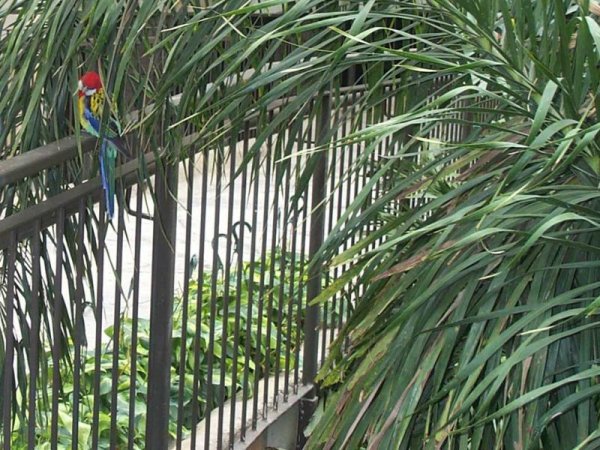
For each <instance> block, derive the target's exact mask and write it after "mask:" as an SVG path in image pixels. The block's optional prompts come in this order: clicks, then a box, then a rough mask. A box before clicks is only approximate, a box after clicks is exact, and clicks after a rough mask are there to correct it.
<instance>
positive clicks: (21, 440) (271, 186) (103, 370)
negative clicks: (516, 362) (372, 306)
mask: <svg viewBox="0 0 600 450" xmlns="http://www.w3.org/2000/svg"><path fill="white" fill-rule="evenodd" d="M359 95H360V89H347V90H346V91H345V92H341V93H339V94H337V95H336V96H335V97H334V98H330V94H328V93H324V95H323V96H322V97H321V98H320V99H318V100H313V101H312V103H311V107H310V109H308V110H307V111H305V114H301V115H299V116H298V119H297V121H296V122H295V123H293V124H286V127H285V128H282V129H280V130H277V132H276V133H274V134H273V135H272V137H271V138H270V139H269V140H268V142H267V144H266V146H265V147H264V148H262V149H261V151H260V152H258V153H257V154H255V155H254V156H249V149H250V147H251V145H252V142H253V139H254V136H255V135H256V132H257V130H255V129H254V125H253V122H252V120H251V119H250V120H248V122H247V123H246V125H245V127H244V129H243V130H241V131H236V132H235V133H232V136H230V137H229V139H228V140H224V141H223V143H222V145H221V146H220V148H219V146H218V145H217V146H215V147H214V148H202V149H194V148H192V149H191V150H190V151H189V157H188V158H186V159H185V160H184V161H182V162H180V163H178V164H176V163H172V164H171V163H167V162H166V161H163V160H156V159H155V155H151V154H150V155H145V156H144V158H145V161H144V164H140V162H139V161H137V160H135V161H128V162H125V163H124V164H122V165H121V166H120V168H119V171H118V180H119V185H120V189H119V205H120V207H119V208H118V211H117V212H116V214H115V217H114V218H113V220H112V221H111V222H109V221H107V219H106V217H105V214H104V205H103V204H102V203H101V201H100V198H101V184H100V182H99V179H97V178H93V179H90V180H87V181H84V182H82V183H80V184H76V185H74V186H72V187H71V188H69V189H67V190H65V191H63V192H60V193H57V194H56V195H52V196H48V198H47V199H46V200H45V201H43V202H41V203H38V204H35V205H31V206H28V207H27V208H24V209H22V210H20V211H19V212H16V213H14V214H6V215H5V217H3V218H1V219H0V262H1V264H2V266H1V272H0V277H1V278H0V279H1V280H2V289H1V290H0V300H1V305H2V307H1V312H2V321H3V323H2V329H3V333H2V335H3V336H2V344H3V345H2V348H1V351H2V353H1V354H0V356H1V357H2V359H1V361H2V364H1V369H2V375H1V377H2V378H1V380H2V399H1V404H0V407H1V409H2V426H1V429H2V436H1V438H0V439H1V440H2V442H3V445H4V448H46V447H48V448H68V447H71V448H88V447H89V448H129V449H133V448H160V449H164V448H167V447H168V446H175V447H176V448H182V446H183V447H185V448H222V447H232V446H233V444H234V442H236V441H244V440H246V439H247V435H248V433H251V432H252V431H253V430H256V429H257V427H260V425H261V423H263V422H265V420H268V418H269V415H270V414H272V412H273V411H277V410H279V409H282V408H286V404H288V403H289V402H291V401H296V400H297V398H298V397H305V396H306V395H308V394H310V393H311V392H312V385H311V383H312V380H313V378H314V376H315V374H316V371H317V369H318V367H319V365H320V364H321V362H322V360H323V358H324V356H325V354H326V351H327V344H328V343H329V342H331V341H332V340H333V338H334V336H335V334H336V330H337V329H338V328H339V327H340V326H341V325H342V324H343V322H344V318H345V317H346V315H347V314H348V311H349V310H350V309H351V302H350V298H351V296H350V294H349V295H348V296H347V297H345V298H335V299H333V301H332V302H331V303H329V304H325V305H323V306H317V305H313V306H310V305H308V302H309V299H311V298H314V297H316V295H318V293H319V292H320V289H321V287H322V285H323V283H325V282H328V281H329V279H330V277H332V276H333V277H335V276H336V273H337V271H338V270H344V268H343V267H342V268H338V269H336V270H335V271H334V272H331V273H330V274H329V273H327V274H323V273H322V270H321V268H320V267H318V266H317V265H315V266H310V267H309V265H308V260H309V259H310V256H311V254H314V253H315V252H316V251H317V250H318V248H319V246H320V245H321V243H322V240H323V237H324V235H325V233H327V232H328V231H329V230H331V229H332V224H333V223H334V222H335V221H336V220H337V219H338V218H339V217H340V215H341V213H342V211H343V209H344V207H345V205H346V204H348V202H350V201H351V199H352V198H353V197H354V196H355V195H356V193H357V192H358V190H359V189H360V188H361V186H362V185H363V183H364V180H365V179H366V177H367V174H364V173H363V174H355V175H356V176H355V175H352V174H353V171H352V170H351V169H352V167H354V165H355V163H356V161H358V159H359V157H360V145H359V144H356V145H347V146H346V147H344V148H341V147H340V148H338V147H336V146H334V145H331V146H330V149H329V150H327V151H322V150H321V151H316V152H315V151H313V150H315V149H316V148H318V147H320V146H321V147H323V146H325V148H327V145H328V143H332V142H335V140H336V139H337V138H338V137H341V135H342V134H344V133H347V132H349V131H350V130H351V129H352V128H353V127H354V126H355V125H356V123H358V122H359V120H358V119H359V116H360V115H361V114H366V112H361V111H360V110H359V109H357V108H353V107H352V105H353V100H356V98H357V96H359ZM332 103H333V108H332ZM283 105H284V103H282V102H279V103H277V104H274V105H273V106H272V107H271V108H269V109H268V110H267V111H264V114H269V115H274V114H277V111H278V108H281V107H282V106H283ZM332 111H333V112H332ZM333 121H338V123H342V125H340V126H337V125H336V127H335V129H334V131H335V132H332V131H331V130H332V127H331V124H332V122H333ZM95 145H96V143H95V140H93V139H84V140H83V141H82V142H81V146H82V148H83V150H84V152H85V153H89V152H93V151H94V149H95ZM77 146H78V143H77V141H76V140H75V139H74V138H70V139H66V140H63V141H61V142H58V143H55V144H51V145H48V146H47V147H45V148H41V149H37V150H33V151H31V152H28V153H26V154H24V155H22V156H18V157H16V158H13V159H12V160H8V161H2V162H0V189H2V191H3V195H4V196H5V197H6V196H10V195H13V194H14V190H18V189H22V188H23V186H26V185H27V183H28V180H29V179H30V178H31V177H42V178H43V177H48V176H59V175H60V174H61V173H62V172H61V171H62V170H64V167H65V165H66V164H78V157H77ZM249 158H250V160H249V162H248V161H245V164H244V165H243V166H242V165H241V162H242V161H243V160H248V159H249ZM307 164H312V165H313V166H314V172H313V176H312V178H311V179H301V178H300V173H301V172H302V170H303V169H304V168H305V167H306V165H307ZM140 167H144V168H145V173H144V174H141V173H140ZM11 190H13V192H12V193H11ZM148 217H152V218H153V219H152V220H147V218H148ZM150 260H151V261H152V264H151V265H150V263H149V261H150ZM65 336H67V337H68V338H64V337H65ZM26 350H28V351H26Z"/></svg>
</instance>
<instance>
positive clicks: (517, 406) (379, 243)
mask: <svg viewBox="0 0 600 450" xmlns="http://www.w3.org/2000/svg"><path fill="white" fill-rule="evenodd" d="M595 11H597V4H596V3H595V2H588V1H582V2H575V1H568V0H566V1H562V0H556V1H552V2H532V1H531V0H494V1H489V0H486V1H483V0H470V1H468V0H456V1H449V0H421V1H385V2H375V1H373V0H371V1H367V2H357V1H348V0H345V1H342V0H340V1H339V2H333V1H323V0H306V1H297V2H286V1H283V0H273V1H270V2H262V3H256V4H255V3H252V2H247V1H241V0H233V1H221V2H214V3H211V4H210V6H207V4H206V3H205V2H201V1H183V2H182V1H166V2H165V1H161V0H148V1H144V2H139V1H137V0H121V1H118V2H115V1H113V0H102V1H95V0H94V1H92V0H89V1H88V0H86V1H76V0H68V1H57V0H45V1H37V2H34V1H16V0H15V1H11V2H5V3H4V4H3V5H2V6H0V24H2V27H1V33H0V60H2V65H1V66H0V92H3V96H2V98H1V99H0V118H1V125H2V126H1V129H0V133H1V134H0V140H1V142H2V145H1V147H0V159H6V158H8V157H12V156H14V155H17V154H21V153H25V152H27V151H29V150H31V149H34V148H36V147H39V146H41V145H43V144H46V143H49V142H53V141H56V140H57V139H59V138H62V137H64V136H69V135H72V134H75V136H77V137H79V135H80V133H79V127H78V124H77V120H76V118H75V113H74V111H73V108H72V104H73V92H74V91H75V87H76V82H77V79H78V76H79V75H80V73H81V71H82V70H83V69H84V68H96V69H99V70H100V72H101V73H102V75H103V78H104V80H105V84H106V85H107V88H108V91H109V92H110V93H111V95H112V100H113V103H114V104H115V112H116V113H117V115H118V116H119V117H120V118H121V119H122V121H123V122H124V123H125V128H126V130H127V131H128V132H129V133H130V136H132V138H131V139H132V141H133V142H134V143H135V147H136V149H137V151H139V152H146V153H149V152H155V154H158V149H160V150H161V153H160V155H161V157H165V158H170V159H172V160H177V159H178V158H179V156H181V155H184V154H187V148H189V147H194V148H196V149H200V150H203V149H208V148H211V146H214V145H215V143H218V142H221V141H222V140H224V139H225V137H226V136H228V134H229V133H236V132H237V130H239V129H240V127H241V124H242V123H243V120H244V119H245V118H247V117H248V116H249V115H254V116H256V124H257V125H256V129H257V130H259V131H258V132H257V138H256V141H255V143H254V145H253V147H252V148H251V149H250V152H249V154H250V155H254V154H258V152H259V150H260V148H261V146H262V145H263V144H264V143H265V142H266V141H267V140H268V139H269V137H274V138H275V139H279V135H278V133H277V131H278V130H279V129H281V128H282V127H283V128H285V127H286V126H288V125H289V124H290V123H293V122H294V120H297V117H298V116H299V115H301V114H304V113H305V112H307V111H308V110H309V109H308V106H309V105H310V103H311V102H312V101H314V100H315V99H316V100H317V101H319V99H320V98H321V95H322V93H323V92H324V91H326V90H328V91H330V92H337V91H338V90H339V88H340V87H341V86H342V85H343V84H344V83H347V80H348V75H349V73H355V74H357V81H358V82H360V83H363V84H366V85H367V92H366V93H365V95H362V96H360V99H358V100H357V103H356V109H357V110H358V111H360V112H361V113H364V114H368V115H369V121H368V123H367V124H364V123H363V122H359V121H355V122H354V123H352V124H351V127H347V121H344V120H340V121H335V122H333V124H332V127H331V130H330V132H329V134H328V135H327V136H326V138H327V139H326V141H329V142H330V144H331V146H334V147H335V148H336V150H337V151H338V154H340V153H343V152H346V151H347V149H348V148H355V146H360V148H361V155H360V157H359V158H357V159H356V160H355V161H354V166H353V168H354V171H353V172H352V174H350V175H352V176H354V175H359V174H360V176H363V175H365V174H368V176H369V183H368V184H366V185H365V186H364V188H363V190H362V192H359V193H358V195H357V196H356V198H355V200H354V202H353V203H352V204H350V205H349V207H348V208H347V210H346V211H344V213H343V214H342V216H341V219H340V221H339V222H338V224H337V225H336V226H335V227H333V229H332V231H331V232H330V233H329V234H328V237H327V239H326V242H325V244H324V246H323V247H322V249H321V251H320V253H319V255H318V257H317V258H316V259H315V260H314V261H313V264H316V265H319V266H320V265H326V266H327V267H338V268H340V267H342V268H344V269H345V272H342V271H338V272H333V271H332V273H337V274H338V279H337V280H336V282H335V283H333V284H332V285H331V287H330V288H329V289H327V290H325V291H324V293H323V295H322V297H321V298H320V300H323V301H325V300H326V298H328V296H332V295H338V296H339V295H344V296H346V297H347V298H350V299H351V301H352V302H354V303H355V305H354V308H355V310H354V312H353V314H352V316H351V317H350V319H349V320H348V321H347V323H346V324H345V327H344V329H343V330H342V332H341V333H340V335H339V336H338V338H337V340H336V343H335V345H334V346H333V347H332V349H331V355H330V357H329V359H328V362H327V364H326V365H325V367H324V368H323V369H322V371H321V375H320V381H321V383H322V386H323V388H324V389H327V390H331V395H328V396H327V402H326V405H325V408H324V411H323V412H322V414H321V416H320V420H318V421H317V423H316V427H315V429H314V430H313V432H312V435H311V438H310V439H311V440H310V442H309V446H310V447H311V448H324V447H325V448H340V447H344V446H345V447H346V448H360V447H361V446H370V448H398V447H400V448H421V447H423V446H426V447H443V448H471V449H473V448H490V447H492V446H496V447H498V448H502V447H505V448H514V447H516V446H518V445H520V446H521V447H522V448H525V447H530V448H537V447H543V448H561V449H562V448H571V447H573V446H575V445H578V444H581V445H584V443H585V442H591V441H592V440H594V439H596V438H597V437H598V433H597V432H596V431H595V430H596V424H597V421H598V417H597V408H596V403H597V397H596V395H597V391H598V386H597V384H596V377H597V376H598V375H599V374H598V373H597V372H598V370H597V369H596V367H595V361H596V343H597V335H596V331H595V326H596V321H595V320H594V317H595V311H596V302H595V300H596V298H597V297H598V288H599V287H600V286H598V285H597V282H596V280H597V279H598V274H597V269H596V267H597V264H596V262H595V260H596V259H597V258H596V257H595V256H596V253H597V248H598V243H597V242H596V241H597V239H598V238H597V236H596V235H597V233H595V231H596V228H597V224H598V218H597V217H596V216H597V214H596V213H595V211H596V209H597V207H596V203H597V202H598V200H597V195H598V194H597V186H598V170H599V169H598V168H599V164H598V148H597V144H596V141H595V136H596V132H597V126H596V125H595V118H596V108H597V104H596V102H597V100H596V92H597V88H598V77H597V75H596V66H597V60H598V47H597V43H598V35H599V28H598V25H597V23H596V20H595V16H594V14H595ZM259 13H262V14H259ZM266 13H269V14H266ZM270 13H276V14H270ZM15 15H16V16H15ZM275 59H276V60H277V64H272V63H271V62H272V61H273V60H275ZM281 98H289V99H290V100H288V102H287V103H286V105H285V107H283V108H281V110H280V112H279V114H278V115H277V116H276V117H275V118H274V120H271V118H270V117H269V116H268V115H267V114H264V111H265V108H266V106H267V105H268V104H269V103H270V102H272V101H273V100H276V99H281ZM390 105H392V106H393V108H394V109H393V111H392V112H391V113H390ZM133 111H137V113H136V114H131V113H132V112H133ZM345 111H347V109H344V107H343V106H342V104H341V103H339V104H338V103H337V102H333V114H334V115H337V116H340V115H342V114H344V112H345ZM349 117H350V120H352V117H354V116H353V115H352V114H350V116H349ZM342 129H344V130H346V131H347V133H346V136H344V137H343V138H341V139H337V140H336V138H334V136H338V135H339V134H340V132H341V131H342ZM440 130H446V132H443V133H442V132H441V131H440ZM448 130H454V131H452V132H450V131H448ZM456 130H460V133H458V132H457V131H456ZM190 133H191V137H188V138H186V139H185V140H184V136H185V135H188V136H190ZM273 148H278V147H277V146H274V147H273ZM324 148H325V146H321V147H318V148H315V149H313V150H315V151H314V152H312V154H313V155H314V156H312V157H311V158H318V157H319V154H320V153H321V152H320V150H324ZM163 152H164V153H163ZM83 153H84V152H83V149H82V150H81V151H80V157H79V158H78V159H77V160H75V161H72V162H69V163H68V164H66V165H65V166H64V167H60V168H56V169H51V170H48V171H47V172H45V173H42V174H40V175H39V176H32V177H29V178H27V179H26V180H24V181H23V182H21V183H19V184H11V185H9V186H2V191H1V193H0V216H2V217H5V216H8V215H11V214H13V213H14V212H15V211H18V210H21V209H23V208H25V207H26V206H27V205H30V204H32V203H35V202H39V201H40V200H42V199H45V198H48V197H50V196H52V195H54V194H55V193H57V192H60V191H62V190H64V189H65V188H67V187H68V186H69V184H71V183H79V182H80V181H81V180H82V179H84V178H86V176H87V174H88V172H87V171H86V170H87V169H85V170H84V169H82V167H85V164H84V163H83V162H84V161H85V157H84V156H83ZM165 155H166V156H165ZM375 155H376V156H377V157H375ZM275 156H278V155H275ZM380 156H381V157H380ZM248 160H250V158H249V159H248ZM284 164H285V162H284ZM312 167H313V164H311V161H310V159H309V161H308V163H307V171H306V173H305V174H303V175H301V176H300V177H299V179H298V183H306V182H307V180H308V179H309V178H310V170H312ZM374 186H377V190H376V191H375V192H376V195H373V192H374V191H373V187H374ZM291 207H293V206H291ZM96 220H97V218H95V217H94V215H93V214H92V215H90V218H89V224H88V228H89V230H92V231H91V232H92V233H93V232H94V231H93V230H95V229H96V228H95V226H94V223H95V222H96ZM68 226H69V225H68V224H67V227H68ZM46 239H47V240H48V241H49V242H51V240H52V235H51V234H48V235H47V236H46ZM340 249H343V251H340ZM65 252H66V254H67V255H69V256H68V257H66V258H64V261H71V264H72V261H75V257H76V255H75V254H74V252H75V249H74V248H72V247H69V246H67V247H66V248H65ZM24 254H26V252H24ZM94 254H95V252H94V249H90V251H89V253H88V254H87V255H84V257H83V260H84V261H85V266H86V268H87V270H88V272H91V268H92V267H93V264H94V263H93V258H94V256H93V255H94ZM0 258H2V260H1V262H2V267H5V266H6V264H7V263H8V261H7V260H6V256H5V254H1V256H0ZM42 259H43V261H48V264H46V267H48V268H49V269H52V264H51V261H52V254H51V252H48V251H46V250H44V249H42ZM31 264H32V262H31V261H29V260H27V258H22V259H21V260H19V261H18V264H17V266H18V267H20V270H21V271H22V274H23V275H22V276H19V277H18V278H17V279H16V280H15V281H16V283H18V286H17V290H18V292H19V293H20V294H19V295H20V297H19V298H20V302H18V303H17V304H18V307H19V308H22V311H21V312H20V313H19V314H17V315H16V316H15V317H16V318H17V320H19V321H21V322H20V324H19V325H18V327H20V329H21V330H23V334H24V335H27V332H28V331H27V330H28V323H29V322H28V321H27V313H26V310H27V309H26V308H27V298H28V297H27V293H28V292H30V291H31V287H30V283H31V280H30V278H31V277H30V275H29V274H30V271H31ZM65 264H69V263H68V262H65ZM64 273H65V276H67V277H68V276H70V274H71V271H69V270H64ZM355 277H358V282H357V281H356V280H355V279H354V278H355ZM92 280H93V277H91V275H90V276H89V279H88V283H91V282H92ZM2 286H4V284H2ZM69 286H75V280H73V279H71V280H69ZM51 290H52V272H49V273H48V277H46V278H45V279H44V280H43V288H42V292H47V293H50V292H51ZM90 291H91V292H93V289H90ZM1 295H2V296H4V295H5V294H4V292H3V291H2V294H1ZM41 298H42V299H43V300H44V302H45V303H44V305H43V306H42V310H41V311H42V314H43V315H44V317H46V318H47V320H42V322H41V323H42V324H49V323H50V322H51V321H50V320H49V319H50V317H51V314H52V311H51V308H50V307H49V303H48V302H49V301H50V300H49V299H50V295H49V294H48V295H42V296H41ZM91 301H92V303H93V301H94V300H93V299H92V300H91ZM0 304H1V305H2V306H0V311H1V316H2V317H3V318H5V317H7V315H6V310H5V309H4V308H5V304H4V302H2V303H0ZM65 307H66V308H67V310H68V308H69V304H68V302H67V304H66V305H65ZM69 317H72V315H65V316H64V318H63V320H64V322H63V326H62V331H63V333H65V334H67V335H68V333H69V330H71V325H70V323H69ZM46 333H47V335H51V333H50V330H47V331H46ZM5 338H6V335H2V338H1V339H2V341H4V339H5ZM64 339H66V337H65V338H64ZM0 348H2V349H3V348H4V345H2V346H0ZM18 351H19V352H22V353H23V355H28V353H29V352H30V351H31V348H29V347H28V346H27V345H23V346H22V347H20V348H18ZM0 356H3V355H0ZM2 359H4V358H2ZM26 359H27V358H26V357H25V358H23V359H18V361H20V362H23V361H24V360H26ZM22 369H23V370H24V369H26V364H25V363H24V362H23V368H22ZM23 370H20V371H18V372H19V373H23Z"/></svg>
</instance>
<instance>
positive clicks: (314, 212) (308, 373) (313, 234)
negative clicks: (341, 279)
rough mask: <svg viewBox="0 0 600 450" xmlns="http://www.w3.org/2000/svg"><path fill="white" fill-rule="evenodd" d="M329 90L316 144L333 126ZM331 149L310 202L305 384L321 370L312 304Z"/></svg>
mask: <svg viewBox="0 0 600 450" xmlns="http://www.w3.org/2000/svg"><path fill="white" fill-rule="evenodd" d="M329 95H330V94H329V93H328V92H324V91H322V92H321V95H320V97H321V108H320V111H319V116H318V119H317V129H316V143H317V145H325V144H326V142H327V135H328V133H329V128H330V123H329V121H330V118H331V100H330V98H329ZM327 153H328V152H327V150H323V151H320V152H318V153H317V154H316V158H317V162H316V165H315V170H314V172H313V177H312V193H311V204H310V208H311V209H310V211H311V215H310V234H309V243H308V258H309V261H311V262H310V263H309V264H310V265H309V271H308V281H307V286H306V303H307V305H306V312H305V315H304V355H303V365H302V382H303V384H307V383H312V382H313V381H314V378H315V376H316V375H317V370H318V349H319V333H318V331H317V327H318V326H319V309H320V308H319V305H310V304H309V303H310V302H311V301H312V300H313V299H315V298H316V297H317V296H318V295H319V294H320V293H321V275H322V270H321V269H322V268H321V266H320V265H319V264H315V262H314V261H312V259H313V257H314V256H315V255H316V254H317V252H318V251H319V249H320V248H321V245H323V238H324V234H325V201H324V200H325V195H326V192H325V189H326V186H327V183H326V180H325V178H326V174H327Z"/></svg>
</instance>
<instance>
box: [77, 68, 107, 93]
mask: <svg viewBox="0 0 600 450" xmlns="http://www.w3.org/2000/svg"><path fill="white" fill-rule="evenodd" d="M100 89H102V80H100V75H98V73H97V72H86V73H84V74H83V75H82V76H81V78H80V79H79V97H83V96H86V97H89V96H90V95H94V94H95V93H96V92H97V91H99V90H100Z"/></svg>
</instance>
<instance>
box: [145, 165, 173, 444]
mask: <svg viewBox="0 0 600 450" xmlns="http://www.w3.org/2000/svg"><path fill="white" fill-rule="evenodd" d="M157 165H158V170H157V174H156V207H155V212H154V234H153V251H152V288H151V292H152V293H151V307H150V350H149V351H150V355H149V361H148V406H147V410H146V417H147V419H146V420H147V422H146V449H148V450H164V449H165V448H168V445H169V401H170V392H171V344H172V342H171V330H172V327H173V323H172V322H173V288H174V283H175V239H176V232H177V200H176V196H177V175H178V173H177V164H174V163H171V164H170V163H164V162H162V161H159V162H157Z"/></svg>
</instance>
